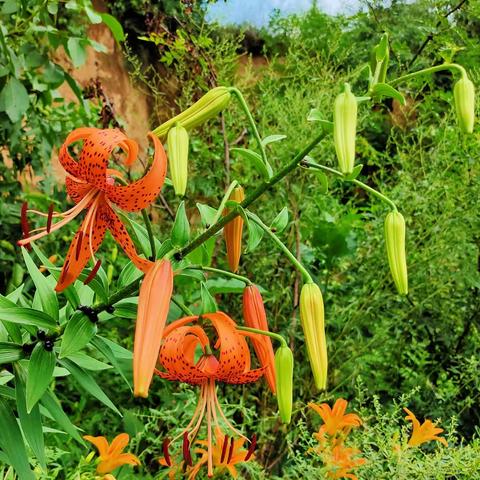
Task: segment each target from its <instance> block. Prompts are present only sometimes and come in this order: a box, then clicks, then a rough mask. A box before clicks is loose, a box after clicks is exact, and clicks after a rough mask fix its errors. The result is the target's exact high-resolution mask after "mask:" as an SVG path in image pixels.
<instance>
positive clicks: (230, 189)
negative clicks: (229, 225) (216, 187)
mask: <svg viewBox="0 0 480 480" xmlns="http://www.w3.org/2000/svg"><path fill="white" fill-rule="evenodd" d="M237 185H238V182H237V181H236V180H234V181H233V182H232V183H231V184H230V186H229V187H228V188H227V191H226V192H225V195H224V196H223V198H222V201H221V202H220V206H219V207H218V210H217V213H216V214H215V217H214V218H213V222H212V225H214V224H215V223H217V222H218V220H219V219H220V217H221V216H222V213H223V210H225V205H226V203H227V202H228V199H229V198H230V195H231V194H232V192H233V189H234V188H235V187H236V186H237Z"/></svg>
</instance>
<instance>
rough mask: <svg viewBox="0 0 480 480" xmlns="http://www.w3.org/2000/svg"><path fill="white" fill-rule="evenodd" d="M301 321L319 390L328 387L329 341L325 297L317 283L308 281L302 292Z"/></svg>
mask: <svg viewBox="0 0 480 480" xmlns="http://www.w3.org/2000/svg"><path fill="white" fill-rule="evenodd" d="M300 321H301V323H302V328H303V333H304V334H305V343H306V345H307V353H308V359H309V361H310V367H311V369H312V372H313V377H314V379H315V385H316V387H317V388H318V389H319V390H325V389H326V388H327V371H328V359H327V341H326V338H325V320H324V309H323V298H322V292H321V291H320V288H319V287H318V285H316V284H315V283H306V284H305V285H304V286H303V287H302V291H301V293H300Z"/></svg>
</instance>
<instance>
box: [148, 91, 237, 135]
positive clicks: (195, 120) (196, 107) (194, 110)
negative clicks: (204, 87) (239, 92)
mask: <svg viewBox="0 0 480 480" xmlns="http://www.w3.org/2000/svg"><path fill="white" fill-rule="evenodd" d="M230 97H231V93H230V88H228V87H216V88H212V90H210V91H208V92H207V93H206V94H205V95H204V96H203V97H202V98H201V99H200V100H198V101H197V102H195V103H194V104H193V105H192V106H191V107H189V108H187V109H186V110H185V111H183V112H182V113H180V114H178V115H176V116H175V117H173V118H171V119H170V120H168V121H167V122H165V123H162V124H161V125H160V126H159V127H157V128H156V129H155V130H154V131H153V134H154V135H156V136H157V137H159V138H164V137H165V136H166V135H167V133H168V131H169V130H170V129H171V128H172V127H173V126H174V125H175V124H176V123H180V124H181V125H182V127H184V128H186V129H187V130H191V129H192V128H195V127H198V126H199V125H201V124H202V123H204V122H206V121H207V120H208V119H210V118H212V117H214V116H215V115H217V113H219V112H221V111H222V110H223V109H224V108H225V107H226V106H227V105H228V102H229V101H230Z"/></svg>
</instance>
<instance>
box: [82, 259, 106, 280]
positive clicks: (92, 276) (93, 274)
mask: <svg viewBox="0 0 480 480" xmlns="http://www.w3.org/2000/svg"><path fill="white" fill-rule="evenodd" d="M101 265H102V261H101V260H97V263H96V264H95V266H94V267H93V268H92V271H91V272H90V273H89V274H88V277H87V278H86V279H85V280H84V281H83V284H84V285H88V284H89V283H90V282H91V281H92V280H93V279H94V278H95V276H96V275H97V272H98V270H99V268H100V266H101Z"/></svg>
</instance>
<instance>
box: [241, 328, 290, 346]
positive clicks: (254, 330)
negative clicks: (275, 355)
mask: <svg viewBox="0 0 480 480" xmlns="http://www.w3.org/2000/svg"><path fill="white" fill-rule="evenodd" d="M237 330H240V331H242V332H250V333H258V334H259V335H265V336H266V337H271V338H273V339H274V340H277V342H280V343H281V345H282V347H288V344H287V341H286V340H285V339H284V338H283V337H282V336H281V335H279V334H278V333H273V332H267V331H266V330H259V329H258V328H250V327H239V326H237Z"/></svg>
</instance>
